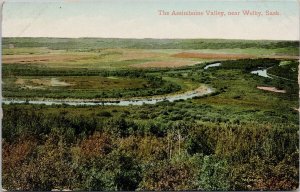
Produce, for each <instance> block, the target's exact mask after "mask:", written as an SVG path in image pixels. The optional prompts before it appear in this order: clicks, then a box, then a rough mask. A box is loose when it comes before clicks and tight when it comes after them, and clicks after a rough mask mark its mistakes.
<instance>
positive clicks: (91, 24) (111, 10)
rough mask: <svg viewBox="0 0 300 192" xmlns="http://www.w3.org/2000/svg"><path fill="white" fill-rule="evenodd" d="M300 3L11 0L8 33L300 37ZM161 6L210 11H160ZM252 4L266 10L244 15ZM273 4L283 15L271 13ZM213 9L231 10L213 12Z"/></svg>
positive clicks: (7, 7)
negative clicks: (189, 14) (193, 14)
mask: <svg viewBox="0 0 300 192" xmlns="http://www.w3.org/2000/svg"><path fill="white" fill-rule="evenodd" d="M298 7H299V4H298V2H297V0H263V1H262V0H223V1H219V0H215V1H213V0H98V1H96V0H88V1H83V0H81V1H79V0H68V1H67V0H64V1H58V0H48V1H43V2H41V1H37V0H35V1H29V0H27V1H25V0H23V1H22V0H6V1H5V3H4V6H3V10H2V15H3V18H2V35H3V37H73V38H77V37H103V38H217V39H270V40H299V9H298ZM159 10H164V11H165V12H169V14H171V13H172V12H173V11H192V12H193V11H197V12H203V14H204V15H202V16H199V15H198V16H178V15H177V16H174V15H159ZM247 10H249V11H256V12H261V13H263V14H264V15H263V16H257V15H252V16H249V15H248V16H245V15H243V11H247ZM268 10H269V11H272V12H276V11H277V12H278V13H279V14H280V15H277V16H276V15H275V16H267V15H266V11H268ZM207 11H212V12H214V11H218V12H224V13H225V14H226V16H220V15H214V16H208V15H206V14H207ZM228 12H240V15H238V16H230V15H228Z"/></svg>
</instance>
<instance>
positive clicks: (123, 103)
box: [2, 87, 213, 106]
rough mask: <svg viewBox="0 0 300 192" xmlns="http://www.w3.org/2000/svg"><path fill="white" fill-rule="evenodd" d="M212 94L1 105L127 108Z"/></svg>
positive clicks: (206, 89)
mask: <svg viewBox="0 0 300 192" xmlns="http://www.w3.org/2000/svg"><path fill="white" fill-rule="evenodd" d="M212 92H213V89H212V88H209V87H199V88H197V89H195V90H193V91H187V92H184V93H178V94H174V95H165V96H153V97H147V98H137V99H127V100H126V99H119V100H118V99H111V100H103V101H99V100H98V101H97V100H75V99H73V100H71V99H70V100H58V99H57V100H56V99H48V100H21V99H20V100H18V99H3V100H2V103H4V104H12V103H19V104H21V103H28V104H45V105H53V104H55V105H62V104H67V105H73V106H80V105H86V106H96V105H115V106H129V105H143V104H156V103H158V102H162V101H169V102H174V101H178V100H187V99H192V98H194V97H199V96H203V95H207V94H210V93H212Z"/></svg>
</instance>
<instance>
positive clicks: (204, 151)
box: [2, 38, 299, 191]
mask: <svg viewBox="0 0 300 192" xmlns="http://www.w3.org/2000/svg"><path fill="white" fill-rule="evenodd" d="M298 45H299V42H290V41H250V40H249V41H248V40H247V41H246V40H245V41H244V40H218V39H212V40H202V39H194V40H191V39H187V40H184V39H181V40H180V39H160V40H158V39H100V38H99V39H94V38H78V39H67V38H66V39H65V38H4V39H3V50H2V51H3V65H2V71H3V79H2V81H3V91H2V94H3V97H4V100H5V99H10V100H14V99H16V100H38V99H47V100H51V99H62V100H63V101H65V102H68V101H72V100H74V99H82V100H85V99H96V100H99V101H102V100H108V99H115V100H122V99H124V98H126V99H135V98H146V99H147V98H149V97H155V96H161V97H163V96H166V95H175V96H176V95H177V94H180V93H185V92H189V91H193V90H195V89H197V88H199V87H201V86H204V85H205V86H207V87H211V88H213V90H214V92H212V93H210V94H208V95H203V96H198V97H194V98H192V99H187V100H182V99H181V100H177V101H174V102H170V101H163V102H158V103H156V104H143V105H140V106H135V105H129V106H102V105H98V106H85V105H78V106H71V105H67V104H62V105H37V104H28V103H24V104H3V105H2V106H3V114H4V115H3V123H2V124H3V128H2V136H3V138H2V146H3V149H2V157H3V161H2V163H3V164H2V165H3V172H2V182H3V188H5V189H8V190H16V189H20V190H52V189H60V190H62V189H71V190H105V191H107V190H125V191H126V190H224V191H228V190H238V191H241V190H266V191H268V190H295V189H296V188H297V187H298V185H299V164H298V162H299V135H298V132H299V111H298V109H299V86H298V83H297V78H298V77H297V74H298V65H299V62H298V60H297V57H299V55H298V53H299V47H298ZM215 62H221V63H222V65H221V66H219V67H211V68H208V69H204V67H205V66H206V65H209V64H211V63H215ZM261 68H264V69H267V73H268V74H269V75H270V76H272V78H266V77H262V76H258V75H255V74H251V73H250V72H251V71H252V70H257V69H261ZM257 87H265V88H277V89H279V90H282V91H283V92H273V91H270V90H269V91H268V89H265V90H262V89H258V88H257Z"/></svg>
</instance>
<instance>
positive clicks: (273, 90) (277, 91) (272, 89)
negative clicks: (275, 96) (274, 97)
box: [256, 86, 286, 93]
mask: <svg viewBox="0 0 300 192" xmlns="http://www.w3.org/2000/svg"><path fill="white" fill-rule="evenodd" d="M256 88H257V89H261V90H265V91H272V92H275V93H286V90H280V89H277V88H276V87H260V86H257V87H256Z"/></svg>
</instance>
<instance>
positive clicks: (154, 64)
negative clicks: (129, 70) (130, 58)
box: [130, 61, 199, 68]
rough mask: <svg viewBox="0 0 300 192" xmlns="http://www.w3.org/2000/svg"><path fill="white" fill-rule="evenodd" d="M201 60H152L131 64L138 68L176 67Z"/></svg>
mask: <svg viewBox="0 0 300 192" xmlns="http://www.w3.org/2000/svg"><path fill="white" fill-rule="evenodd" d="M197 63H199V62H192V61H151V62H145V63H139V64H133V65H130V66H131V67H137V68H175V67H182V66H190V65H195V64H197Z"/></svg>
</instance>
